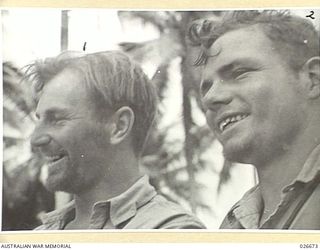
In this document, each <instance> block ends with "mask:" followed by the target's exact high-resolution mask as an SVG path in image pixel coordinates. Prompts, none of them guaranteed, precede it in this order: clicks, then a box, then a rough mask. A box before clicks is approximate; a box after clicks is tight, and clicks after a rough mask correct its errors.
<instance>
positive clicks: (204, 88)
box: [200, 80, 213, 96]
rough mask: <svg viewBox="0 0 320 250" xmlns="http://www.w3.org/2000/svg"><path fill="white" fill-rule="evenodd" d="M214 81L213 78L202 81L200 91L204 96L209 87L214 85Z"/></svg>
mask: <svg viewBox="0 0 320 250" xmlns="http://www.w3.org/2000/svg"><path fill="white" fill-rule="evenodd" d="M212 85H213V81H212V80H205V81H202V83H201V86H200V93H201V95H202V96H205V95H206V93H207V92H208V91H209V89H210V88H211V87H212Z"/></svg>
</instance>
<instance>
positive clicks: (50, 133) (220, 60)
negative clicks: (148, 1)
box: [1, 8, 320, 232]
mask: <svg viewBox="0 0 320 250" xmlns="http://www.w3.org/2000/svg"><path fill="white" fill-rule="evenodd" d="M1 25H2V71H3V77H2V80H3V167H2V210H1V231H14V232H17V231H33V230H35V231H37V232H39V231H42V232H46V231H47V230H54V231H57V230H58V231H60V230H113V231H114V230H119V229H121V230H142V229H143V230H152V231H153V230H154V229H161V230H168V231H169V232H170V230H171V231H173V230H179V229H181V230H188V229H189V230H190V231H192V232H195V231H196V232H208V231H210V232H211V231H214V232H221V231H225V230H230V231H232V230H239V229H243V230H247V229H248V230H257V232H258V231H259V230H270V229H271V230H308V231H310V232H311V231H312V230H320V206H319V205H320V185H319V184H320V46H319V41H320V36H319V30H320V8H314V9H312V8H281V9H225V10H221V9H220V10H215V9H212V10H211V9H205V10H163V9H161V10H160V9H159V10H134V9H132V10H131V9H103V8H100V9H94V8H87V9H80V8H70V9H67V8H66V9H62V8H60V9H58V8H2V9H1ZM75 232H78V231H75ZM153 232H154V231H153Z"/></svg>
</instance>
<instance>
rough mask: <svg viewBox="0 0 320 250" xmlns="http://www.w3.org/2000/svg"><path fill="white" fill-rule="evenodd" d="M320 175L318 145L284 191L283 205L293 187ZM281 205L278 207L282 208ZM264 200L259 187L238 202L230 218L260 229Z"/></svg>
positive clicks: (246, 226)
mask: <svg viewBox="0 0 320 250" xmlns="http://www.w3.org/2000/svg"><path fill="white" fill-rule="evenodd" d="M318 173H320V145H318V146H317V147H316V148H315V149H314V150H313V151H312V152H311V154H310V155H309V157H308V158H307V160H306V162H305V164H304V165H303V167H302V169H301V171H300V173H299V174H298V176H297V178H295V179H294V180H293V181H292V182H291V184H289V185H288V186H286V187H284V188H283V190H282V200H281V202H280V204H281V203H282V201H283V199H284V197H285V196H286V194H287V193H288V192H290V191H291V190H292V187H294V186H296V185H299V184H301V183H308V182H310V181H312V180H313V179H314V178H315V177H316V176H317V174H318ZM280 204H279V205H278V207H280ZM262 209H263V200H262V196H261V192H260V187H259V185H257V186H255V187H253V188H252V189H250V190H249V191H248V192H247V193H245V195H244V196H243V198H242V199H241V200H240V201H239V202H237V203H236V204H235V205H234V206H233V207H232V208H231V211H230V212H229V213H228V217H229V218H230V219H231V217H235V218H236V219H237V220H238V221H239V222H240V223H241V225H242V226H243V227H244V228H251V229H255V228H259V221H260V215H261V211H262Z"/></svg>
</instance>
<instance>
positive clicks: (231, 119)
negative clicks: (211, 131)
mask: <svg viewBox="0 0 320 250" xmlns="http://www.w3.org/2000/svg"><path fill="white" fill-rule="evenodd" d="M245 117H247V116H246V115H235V116H231V117H230V116H229V117H227V118H226V119H224V120H223V121H222V122H220V124H219V129H220V131H223V130H224V129H225V127H226V126H227V125H228V124H229V123H232V122H238V121H240V120H242V119H244V118H245Z"/></svg>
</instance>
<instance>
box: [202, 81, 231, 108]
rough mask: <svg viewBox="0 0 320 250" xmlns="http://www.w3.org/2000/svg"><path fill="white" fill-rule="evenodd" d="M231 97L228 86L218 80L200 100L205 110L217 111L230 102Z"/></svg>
mask: <svg viewBox="0 0 320 250" xmlns="http://www.w3.org/2000/svg"><path fill="white" fill-rule="evenodd" d="M232 96H233V95H232V91H231V89H230V86H228V84H227V83H226V82H224V81H223V80H219V81H216V82H215V83H214V84H212V86H211V87H210V89H209V90H208V91H207V93H206V94H205V95H203V97H202V98H201V99H202V103H203V105H204V107H205V108H206V109H210V110H212V111H217V110H218V109H219V108H220V107H221V106H224V105H227V104H229V103H230V102H231V101H232V98H233V97H232Z"/></svg>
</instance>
